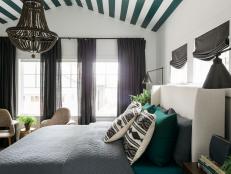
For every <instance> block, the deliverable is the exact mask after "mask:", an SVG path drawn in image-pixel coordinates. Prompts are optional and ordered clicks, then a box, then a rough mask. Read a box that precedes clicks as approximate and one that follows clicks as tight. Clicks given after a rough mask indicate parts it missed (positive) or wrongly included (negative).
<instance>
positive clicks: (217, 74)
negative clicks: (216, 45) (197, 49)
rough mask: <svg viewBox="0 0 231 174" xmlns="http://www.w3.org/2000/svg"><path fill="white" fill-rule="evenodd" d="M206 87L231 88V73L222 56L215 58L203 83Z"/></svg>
mask: <svg viewBox="0 0 231 174" xmlns="http://www.w3.org/2000/svg"><path fill="white" fill-rule="evenodd" d="M203 88H206V89H219V88H231V75H230V73H229V72H228V70H227V69H226V67H225V66H224V64H223V63H222V60H221V59H220V58H215V59H214V60H213V64H212V66H211V68H210V70H209V73H208V75H207V77H206V80H205V82H204V84H203Z"/></svg>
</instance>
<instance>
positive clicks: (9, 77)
mask: <svg viewBox="0 0 231 174" xmlns="http://www.w3.org/2000/svg"><path fill="white" fill-rule="evenodd" d="M15 72H16V48H15V46H14V45H13V44H12V43H11V41H10V39H9V38H7V37H0V108H4V109H7V110H8V111H9V112H10V114H11V116H12V118H16V73H15Z"/></svg>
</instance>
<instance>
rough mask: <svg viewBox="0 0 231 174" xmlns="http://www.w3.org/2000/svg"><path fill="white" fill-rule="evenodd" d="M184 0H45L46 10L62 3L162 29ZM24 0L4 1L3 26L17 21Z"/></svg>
mask: <svg viewBox="0 0 231 174" xmlns="http://www.w3.org/2000/svg"><path fill="white" fill-rule="evenodd" d="M182 1H183V0H44V8H45V10H51V9H53V8H57V7H60V6H79V7H81V8H87V9H88V10H90V11H96V12H99V13H101V14H104V15H107V16H110V17H112V18H115V19H119V20H121V21H124V22H127V23H130V24H131V25H138V26H140V27H142V28H146V29H149V30H152V31H158V29H159V28H160V27H161V26H162V25H163V23H164V22H165V21H166V20H167V19H168V18H169V16H171V14H172V13H173V12H174V10H175V9H176V8H177V7H178V5H179V4H180V3H181V2H182ZM21 10H22V2H21V1H20V0H1V1H0V26H1V25H3V24H5V23H8V22H10V21H12V20H17V19H18V18H19V16H20V13H21Z"/></svg>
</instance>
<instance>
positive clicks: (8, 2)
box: [2, 0, 22, 14]
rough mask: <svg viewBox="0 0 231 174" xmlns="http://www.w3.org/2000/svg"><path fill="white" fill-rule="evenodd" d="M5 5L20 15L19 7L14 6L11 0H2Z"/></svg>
mask: <svg viewBox="0 0 231 174" xmlns="http://www.w3.org/2000/svg"><path fill="white" fill-rule="evenodd" d="M2 1H3V2H5V3H6V4H7V5H9V6H10V7H11V8H13V9H14V10H15V11H17V12H18V13H19V14H21V11H22V9H21V7H19V6H18V5H17V4H15V3H14V2H13V1H12V0H2Z"/></svg>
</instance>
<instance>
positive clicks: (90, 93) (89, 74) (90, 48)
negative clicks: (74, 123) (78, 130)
mask: <svg viewBox="0 0 231 174" xmlns="http://www.w3.org/2000/svg"><path fill="white" fill-rule="evenodd" d="M95 62H96V40H95V39H78V85H77V87H78V101H79V102H78V111H79V115H80V121H79V122H80V124H82V125H87V124H89V123H92V122H95V121H96V119H95V96H96V80H95V78H96V77H95Z"/></svg>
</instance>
